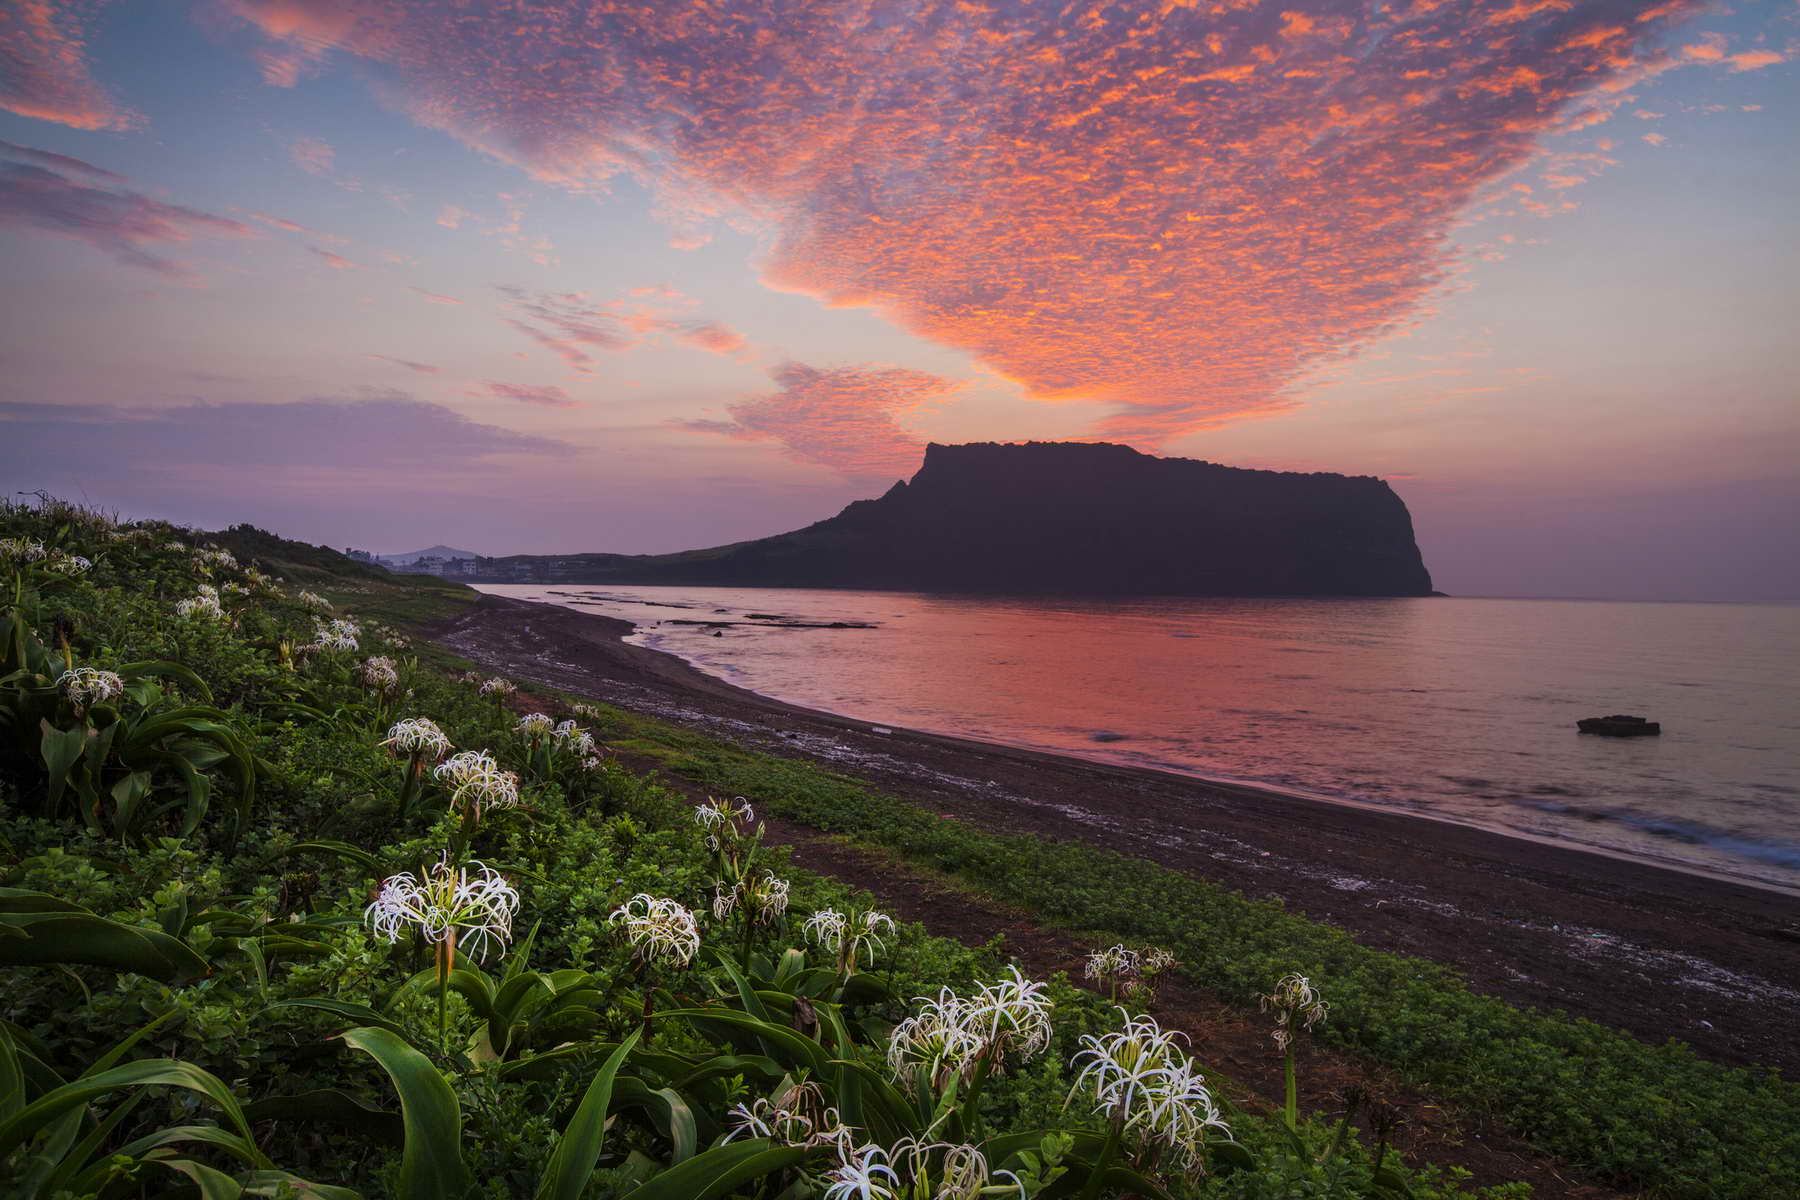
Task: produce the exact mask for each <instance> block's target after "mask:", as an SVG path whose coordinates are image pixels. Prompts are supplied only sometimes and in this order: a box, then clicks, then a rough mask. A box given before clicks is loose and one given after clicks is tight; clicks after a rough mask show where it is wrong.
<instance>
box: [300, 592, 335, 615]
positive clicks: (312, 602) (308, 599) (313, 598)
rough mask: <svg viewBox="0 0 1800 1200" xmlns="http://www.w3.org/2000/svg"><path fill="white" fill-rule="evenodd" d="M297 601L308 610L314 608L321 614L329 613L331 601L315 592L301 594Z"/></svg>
mask: <svg viewBox="0 0 1800 1200" xmlns="http://www.w3.org/2000/svg"><path fill="white" fill-rule="evenodd" d="M297 599H299V601H300V603H302V604H304V605H306V607H308V608H316V609H318V610H319V611H320V612H323V613H328V612H330V611H331V601H329V600H327V599H326V598H325V597H323V596H321V595H319V594H318V593H317V592H301V593H300V595H299V596H298V597H297Z"/></svg>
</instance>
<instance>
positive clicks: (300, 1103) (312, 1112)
mask: <svg viewBox="0 0 1800 1200" xmlns="http://www.w3.org/2000/svg"><path fill="white" fill-rule="evenodd" d="M244 1116H246V1117H248V1118H249V1119H250V1120H251V1121H252V1122H255V1121H316V1122H319V1123H320V1124H325V1125H338V1126H342V1127H343V1128H345V1129H353V1130H355V1131H356V1132H358V1133H362V1134H367V1135H368V1136H370V1137H372V1138H374V1139H375V1140H376V1141H379V1142H385V1143H386V1144H388V1145H390V1146H400V1145H403V1144H404V1143H405V1140H406V1125H405V1123H404V1122H403V1121H402V1120H401V1119H400V1114H399V1113H397V1112H393V1111H390V1110H389V1109H385V1108H377V1107H375V1106H374V1105H373V1104H370V1103H368V1102H367V1101H365V1100H362V1099H360V1098H358V1097H356V1096H352V1095H351V1094H350V1093H349V1092H345V1091H340V1090H338V1089H337V1088H315V1089H313V1090H312V1091H309V1092H295V1093H293V1094H292V1095H287V1096H267V1097H264V1098H263V1099H261V1100H254V1101H252V1102H251V1103H249V1104H246V1105H244Z"/></svg>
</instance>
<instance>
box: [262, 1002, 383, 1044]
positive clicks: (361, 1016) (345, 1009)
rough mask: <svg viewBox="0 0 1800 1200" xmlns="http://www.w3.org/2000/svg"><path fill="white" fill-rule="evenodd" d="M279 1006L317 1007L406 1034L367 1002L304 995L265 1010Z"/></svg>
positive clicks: (269, 1010) (323, 1010)
mask: <svg viewBox="0 0 1800 1200" xmlns="http://www.w3.org/2000/svg"><path fill="white" fill-rule="evenodd" d="M278 1008H316V1009H318V1010H319V1011H320V1012H328V1013H332V1014H333V1015H335V1016H340V1017H343V1018H344V1019H345V1020H346V1021H355V1022H357V1023H358V1024H360V1025H372V1026H374V1027H375V1028H377V1029H385V1030H387V1031H388V1032H389V1033H391V1034H393V1035H394V1036H395V1037H404V1036H405V1033H404V1031H403V1030H402V1029H401V1028H400V1026H399V1024H398V1023H396V1022H394V1021H392V1020H389V1019H388V1018H387V1017H384V1016H382V1015H381V1014H380V1013H378V1012H376V1011H375V1010H374V1009H372V1008H370V1007H369V1006H368V1005H366V1004H357V1003H356V1002H354V1001H351V1000H328V999H326V998H325V997H323V996H302V997H301V998H300V999H298V1000H277V1001H276V1002H275V1003H273V1004H271V1005H269V1007H267V1008H265V1009H263V1011H264V1012H273V1011H275V1010H276V1009H278Z"/></svg>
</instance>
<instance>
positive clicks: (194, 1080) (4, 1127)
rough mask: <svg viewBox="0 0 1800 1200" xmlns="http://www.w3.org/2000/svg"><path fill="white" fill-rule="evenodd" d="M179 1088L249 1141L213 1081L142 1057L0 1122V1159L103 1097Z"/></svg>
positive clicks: (238, 1113) (239, 1114) (225, 1093)
mask: <svg viewBox="0 0 1800 1200" xmlns="http://www.w3.org/2000/svg"><path fill="white" fill-rule="evenodd" d="M156 1086H164V1087H180V1088H186V1089H188V1090H189V1091H191V1092H197V1093H199V1094H200V1095H202V1096H205V1097H206V1098H207V1099H209V1100H211V1101H212V1102H213V1103H214V1104H216V1105H218V1106H219V1108H220V1109H222V1110H223V1111H224V1113H225V1115H226V1116H227V1117H228V1118H230V1120H231V1123H232V1125H234V1126H235V1127H236V1128H237V1130H238V1132H240V1133H242V1134H243V1135H244V1136H245V1137H246V1138H248V1137H249V1136H250V1126H249V1123H248V1122H247V1121H245V1120H244V1112H243V1109H241V1108H239V1107H238V1102H237V1098H236V1097H235V1096H233V1095H232V1094H231V1090H230V1089H229V1088H227V1087H226V1086H225V1085H224V1084H223V1083H221V1082H220V1081H219V1079H218V1077H217V1076H215V1075H213V1074H211V1073H210V1072H207V1071H202V1070H201V1069H200V1068H199V1067H196V1066H194V1065H193V1064H191V1063H184V1062H178V1061H176V1060H174V1059H169V1058H147V1059H143V1060H141V1061H139V1062H134V1063H127V1064H126V1065H125V1066H122V1067H114V1068H113V1069H112V1070H110V1071H102V1072H100V1073H99V1074H98V1075H88V1076H83V1077H82V1078H80V1079H77V1080H76V1081H75V1082H73V1083H66V1084H64V1085H63V1086H62V1087H59V1088H57V1089H56V1090H54V1091H52V1092H49V1093H47V1094H45V1095H43V1096H40V1097H38V1098H37V1099H36V1100H34V1101H32V1102H31V1103H30V1104H27V1105H26V1106H25V1107H24V1108H23V1109H21V1110H20V1111H19V1112H17V1113H15V1114H13V1115H12V1116H11V1117H10V1118H8V1119H7V1120H6V1121H4V1122H0V1158H4V1157H5V1156H6V1155H8V1154H11V1153H12V1152H13V1151H14V1150H16V1149H17V1148H18V1147H19V1146H20V1144H21V1143H23V1142H24V1141H25V1140H26V1139H27V1138H29V1137H30V1136H31V1135H32V1134H34V1133H36V1132H37V1131H38V1130H40V1129H42V1128H43V1127H44V1126H46V1125H48V1124H49V1123H50V1122H52V1121H54V1120H55V1119H56V1118H57V1117H59V1116H61V1115H62V1114H63V1113H65V1112H67V1111H69V1110H70V1109H71V1108H76V1107H79V1106H81V1105H85V1104H87V1103H88V1102H89V1101H91V1100H94V1099H95V1098H97V1097H99V1096H103V1095H105V1094H107V1093H108V1092H117V1091H123V1090H125V1089H127V1088H136V1087H156Z"/></svg>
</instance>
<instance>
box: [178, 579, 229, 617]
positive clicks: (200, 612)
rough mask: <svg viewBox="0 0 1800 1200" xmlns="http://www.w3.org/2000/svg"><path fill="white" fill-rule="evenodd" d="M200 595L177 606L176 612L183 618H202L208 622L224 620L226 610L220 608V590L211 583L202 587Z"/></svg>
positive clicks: (179, 602) (180, 602)
mask: <svg viewBox="0 0 1800 1200" xmlns="http://www.w3.org/2000/svg"><path fill="white" fill-rule="evenodd" d="M198 591H199V595H197V596H194V597H193V598H191V599H188V600H180V601H177V602H176V604H175V612H176V614H177V615H179V616H183V617H200V618H203V619H205V620H208V621H218V620H223V619H224V616H225V610H224V609H223V608H221V607H220V606H219V589H218V588H216V587H214V586H212V585H211V584H210V583H203V584H201V585H200V587H199V589H198Z"/></svg>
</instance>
